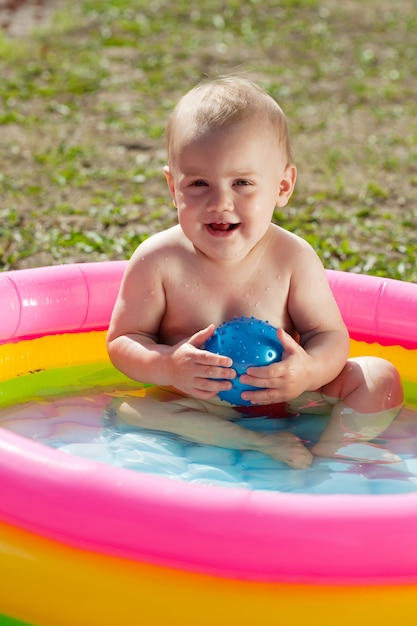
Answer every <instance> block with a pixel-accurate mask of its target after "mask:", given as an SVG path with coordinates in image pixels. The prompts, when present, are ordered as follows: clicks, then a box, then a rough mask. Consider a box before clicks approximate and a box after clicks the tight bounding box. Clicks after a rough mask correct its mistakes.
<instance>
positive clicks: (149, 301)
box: [107, 240, 236, 399]
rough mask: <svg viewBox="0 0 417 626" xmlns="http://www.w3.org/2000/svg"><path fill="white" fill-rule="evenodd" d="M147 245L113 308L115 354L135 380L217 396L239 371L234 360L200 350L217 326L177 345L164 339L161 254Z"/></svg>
mask: <svg viewBox="0 0 417 626" xmlns="http://www.w3.org/2000/svg"><path fill="white" fill-rule="evenodd" d="M148 242H149V243H148ZM145 243H146V244H147V245H143V244H142V246H140V247H139V248H138V250H137V251H136V253H135V254H134V255H133V257H132V259H131V261H130V262H129V264H128V267H127V270H126V272H125V275H124V278H123V281H122V284H121V288H120V292H119V295H118V298H117V301H116V304H115V307H114V310H113V315H112V318H111V321H110V325H109V331H108V335H107V347H108V352H109V355H110V358H111V360H112V362H113V364H114V365H115V367H117V368H118V369H119V370H120V371H122V372H123V373H124V374H126V375H127V376H129V377H130V378H132V379H133V380H137V381H140V382H146V383H153V384H156V385H161V386H173V387H175V388H176V389H178V390H179V391H181V392H183V393H185V394H187V395H192V396H194V397H196V398H201V399H209V398H211V397H214V396H215V395H216V394H218V393H219V391H223V390H226V389H229V388H230V387H231V383H230V382H229V380H230V379H232V378H234V377H235V375H236V374H235V371H234V370H233V369H232V368H231V367H230V366H231V365H232V360H231V359H230V358H229V357H225V356H221V355H216V354H213V353H211V352H208V351H206V350H201V349H199V346H201V345H203V344H204V342H205V341H206V340H207V339H208V338H209V337H210V336H211V335H212V334H213V332H214V328H215V327H214V325H210V326H208V327H207V328H205V329H203V330H201V331H199V332H196V333H195V334H193V335H192V336H191V337H189V338H188V339H186V340H182V341H180V342H178V343H176V344H175V345H168V344H164V343H159V341H158V334H159V326H160V324H161V320H162V319H163V316H164V313H165V310H166V306H167V303H166V300H165V290H164V286H163V279H162V277H161V271H160V269H158V268H159V265H158V254H157V253H155V251H154V249H153V243H152V242H150V240H147V241H146V242H145ZM215 379H217V380H215Z"/></svg>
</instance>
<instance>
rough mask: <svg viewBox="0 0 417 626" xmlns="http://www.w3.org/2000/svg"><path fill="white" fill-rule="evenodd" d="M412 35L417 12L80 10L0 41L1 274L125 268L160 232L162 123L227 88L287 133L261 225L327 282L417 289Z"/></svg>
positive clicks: (147, 5) (355, 4) (396, 6)
mask: <svg viewBox="0 0 417 626" xmlns="http://www.w3.org/2000/svg"><path fill="white" fill-rule="evenodd" d="M416 28H417V12H416V11H415V4H414V0H401V1H399V2H397V3H392V2H391V1H390V0H368V2H367V6H366V11H364V10H363V3H362V2H361V0H349V1H347V2H345V3H340V2H339V1H337V0H323V1H320V2H319V1H318V0H280V1H278V0H262V2H261V1H260V0H247V2H245V3H242V2H240V1H239V2H238V1H237V0H234V1H231V2H228V3H227V4H225V3H223V2H221V1H220V0H206V1H205V2H204V3H203V4H202V5H201V6H200V5H198V6H196V7H193V6H191V5H190V4H189V3H188V2H185V0H177V1H176V2H170V1H169V0H153V1H152V2H149V1H146V2H145V1H144V0H137V2H135V3H132V2H131V1H130V0H129V1H128V0H84V1H80V2H76V3H73V2H68V4H67V8H66V9H65V10H62V11H60V12H58V13H57V14H56V15H55V18H54V20H53V22H52V23H51V24H50V25H49V26H48V27H47V28H46V29H44V30H42V31H38V32H34V33H32V34H31V36H30V37H27V38H25V39H24V40H23V39H13V38H11V37H9V36H7V34H2V35H1V34H0V74H1V76H2V80H1V82H0V159H1V164H2V165H1V170H0V268H2V269H12V268H20V267H33V266H39V265H49V264H57V263H69V262H77V261H95V260H104V259H116V258H126V257H128V256H130V254H131V253H132V252H133V250H134V249H135V247H136V246H137V245H138V243H139V242H140V241H142V240H143V239H144V238H146V237H147V236H149V235H150V234H151V233H153V232H155V231H157V230H160V229H163V228H166V227H168V226H170V225H172V224H173V223H174V222H175V220H176V216H175V212H174V210H173V207H172V205H171V202H170V199H169V196H168V193H167V191H166V189H165V182H164V179H163V176H162V173H161V168H162V166H163V164H164V161H165V147H164V141H163V133H164V128H165V123H166V119H167V116H168V114H169V111H170V110H171V109H172V107H173V105H174V104H175V102H176V101H177V99H178V98H179V97H180V96H181V95H182V94H183V93H184V91H186V90H187V89H189V88H190V87H191V86H193V85H194V84H196V83H197V82H199V81H200V80H201V79H204V78H206V77H209V78H212V77H214V76H217V75H218V74H224V73H240V74H245V75H248V76H250V77H252V78H254V79H256V80H258V81H259V82H261V83H262V84H263V85H264V86H265V87H266V88H267V89H268V90H269V91H270V93H271V94H272V95H273V96H274V97H276V99H277V100H278V101H279V102H280V104H281V106H282V107H283V108H284V110H285V112H286V113H287V115H288V117H289V121H290V127H291V131H292V135H293V144H294V153H295V161H296V163H297V166H298V170H299V179H298V182H297V189H296V193H295V195H294V197H293V199H292V201H291V204H290V206H289V207H287V208H286V209H285V211H282V212H276V214H275V216H274V219H275V221H276V222H277V223H280V224H281V225H282V226H284V227H285V228H288V229H289V230H292V231H294V232H297V233H298V234H300V235H301V236H303V237H305V238H306V239H307V240H308V241H309V242H310V243H311V244H312V245H313V246H314V248H315V249H316V251H317V252H318V254H319V255H320V257H321V258H322V260H323V262H324V264H325V265H326V267H329V268H335V269H343V270H348V271H358V272H363V273H369V274H376V275H382V276H388V277H392V278H399V279H403V280H410V281H416V280H417V267H416V258H415V256H416V255H415V250H416V246H415V231H416V227H417V202H416V200H417V118H416V116H415V93H414V91H415V87H414V86H415V82H416V79H417V57H416V56H415V54H414V50H415V45H414V44H415V32H416Z"/></svg>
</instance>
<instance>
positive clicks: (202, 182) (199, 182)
mask: <svg viewBox="0 0 417 626" xmlns="http://www.w3.org/2000/svg"><path fill="white" fill-rule="evenodd" d="M191 186H192V187H205V186H207V182H206V181H205V180H200V179H198V180H193V182H192V183H191Z"/></svg>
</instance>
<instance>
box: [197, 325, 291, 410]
mask: <svg viewBox="0 0 417 626" xmlns="http://www.w3.org/2000/svg"><path fill="white" fill-rule="evenodd" d="M204 348H205V349H206V350H209V351H210V352H213V353H214V354H221V355H223V356H228V357H230V358H231V359H232V360H233V366H232V367H233V369H235V370H236V372H237V376H236V378H235V379H234V380H232V381H231V382H232V384H233V387H232V388H231V389H229V390H228V391H220V392H219V394H218V396H219V398H221V400H226V401H227V402H229V403H230V404H234V405H236V406H249V405H250V402H249V401H248V400H242V397H241V394H242V391H248V390H253V389H259V387H253V386H252V385H243V384H242V383H241V382H240V381H239V377H240V376H241V374H244V373H245V372H246V370H247V368H248V367H253V366H260V365H269V364H270V363H275V362H277V361H281V359H282V353H283V352H284V348H283V347H282V344H281V342H280V341H279V340H278V339H277V329H276V328H274V326H271V325H270V324H268V322H264V321H262V320H257V319H256V318H254V317H240V318H237V317H235V318H233V319H232V320H230V321H229V322H225V323H224V324H222V325H221V326H219V327H218V328H216V330H215V331H214V333H213V335H212V336H211V337H210V339H208V340H207V341H206V343H205V345H204Z"/></svg>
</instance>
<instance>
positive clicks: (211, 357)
mask: <svg viewBox="0 0 417 626" xmlns="http://www.w3.org/2000/svg"><path fill="white" fill-rule="evenodd" d="M214 330H215V325H214V324H210V326H207V328H204V329H203V330H200V331H199V332H197V333H195V335H193V336H192V337H190V338H189V339H187V340H186V341H183V342H181V343H178V344H176V345H175V346H172V350H171V352H170V354H169V366H168V367H169V372H170V376H169V377H170V380H171V384H172V385H173V386H174V387H175V388H176V389H178V390H179V391H182V392H184V393H186V394H187V395H190V396H193V397H194V398H200V399H201V400H204V399H209V398H213V397H214V396H216V395H217V394H218V393H219V391H225V390H227V389H230V388H231V387H232V384H231V383H230V382H229V381H230V380H231V379H233V378H235V377H236V372H235V370H234V369H232V368H231V366H232V365H233V361H232V359H231V358H229V357H227V356H221V355H219V354H213V353H212V352H208V351H207V350H202V349H200V347H199V346H202V345H204V343H205V342H206V341H207V339H209V338H210V337H211V336H212V334H213V332H214Z"/></svg>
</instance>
